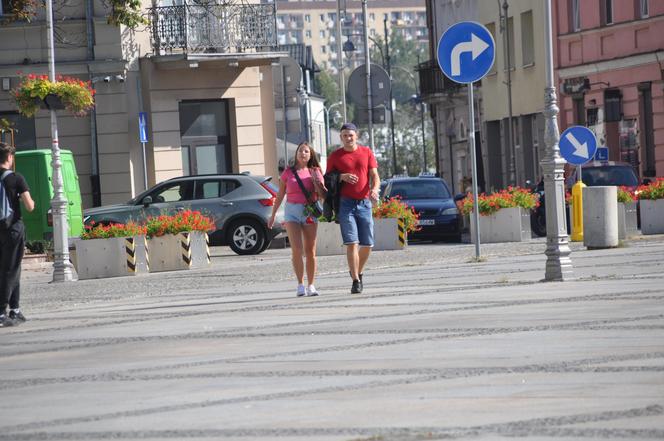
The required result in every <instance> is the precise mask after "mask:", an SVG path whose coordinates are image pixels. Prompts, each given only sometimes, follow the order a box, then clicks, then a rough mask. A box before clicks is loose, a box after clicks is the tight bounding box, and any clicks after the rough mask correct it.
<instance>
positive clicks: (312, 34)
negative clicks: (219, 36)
mask: <svg viewBox="0 0 664 441" xmlns="http://www.w3.org/2000/svg"><path fill="white" fill-rule="evenodd" d="M264 1H265V0H264ZM270 3H272V2H271V1H270ZM274 3H275V5H276V7H277V35H278V37H277V38H278V41H279V44H295V43H304V44H306V45H309V46H311V47H312V49H313V56H314V59H315V60H316V62H317V63H318V64H319V65H320V66H321V68H324V69H329V70H330V72H337V69H338V68H339V62H338V58H337V41H338V37H337V26H336V23H337V2H336V1H329V0H318V1H317V0H308V1H307V0H276V1H275V2H274ZM341 5H342V29H341V34H342V43H344V42H345V41H347V40H349V39H350V40H351V41H352V43H353V45H354V46H355V52H353V54H350V55H351V56H350V57H348V58H347V60H346V64H345V66H346V67H350V68H354V67H357V66H358V65H361V64H363V63H364V59H363V56H362V54H363V53H364V40H363V37H362V29H363V21H362V2H360V1H357V0H341ZM367 10H368V14H367V28H368V32H369V37H370V39H375V38H376V37H381V38H384V37H383V36H384V34H385V28H387V32H388V35H391V33H392V32H397V33H399V34H401V35H403V36H404V38H405V39H407V40H419V41H426V40H427V38H428V37H427V27H426V10H425V5H424V0H371V1H369V2H368V7H367ZM347 55H348V54H347Z"/></svg>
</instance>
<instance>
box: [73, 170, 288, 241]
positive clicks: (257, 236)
mask: <svg viewBox="0 0 664 441" xmlns="http://www.w3.org/2000/svg"><path fill="white" fill-rule="evenodd" d="M270 179H271V178H270V177H266V176H252V175H247V174H228V175H198V176H182V177H178V178H173V179H169V180H167V181H164V182H160V183H159V184H157V185H155V186H154V187H152V188H151V189H149V190H147V191H145V192H144V193H141V194H139V195H138V196H136V197H135V198H134V199H131V200H130V201H127V202H126V203H124V204H116V205H108V206H104V207H96V208H89V209H87V210H84V211H83V222H84V223H85V224H86V225H90V224H91V222H93V221H94V222H95V223H98V224H99V223H101V224H108V223H125V222H127V221H129V220H134V221H137V222H140V221H142V220H144V219H146V218H147V217H150V216H158V215H160V214H169V213H174V212H176V211H182V210H187V209H191V210H198V211H200V212H201V213H203V214H206V215H208V216H211V217H212V218H213V219H214V222H215V225H216V227H217V230H216V231H214V232H213V233H211V234H210V243H212V244H213V245H229V246H230V247H231V249H232V250H233V251H234V252H236V253H237V254H258V253H261V252H263V251H264V250H265V249H266V248H267V247H268V246H269V245H270V242H271V241H272V239H274V237H276V236H277V235H279V234H280V233H282V232H283V230H282V226H281V225H282V222H283V208H280V210H279V212H278V214H277V219H276V222H275V226H274V228H273V229H271V230H270V229H268V228H267V220H268V219H269V217H270V215H271V213H272V206H273V205H274V201H275V197H276V195H277V188H276V186H275V185H274V184H272V183H271V182H270Z"/></svg>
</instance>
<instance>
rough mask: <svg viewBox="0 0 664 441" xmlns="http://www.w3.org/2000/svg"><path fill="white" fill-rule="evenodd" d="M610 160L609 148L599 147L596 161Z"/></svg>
mask: <svg viewBox="0 0 664 441" xmlns="http://www.w3.org/2000/svg"><path fill="white" fill-rule="evenodd" d="M608 160H609V148H608V147H597V151H596V152H595V161H608Z"/></svg>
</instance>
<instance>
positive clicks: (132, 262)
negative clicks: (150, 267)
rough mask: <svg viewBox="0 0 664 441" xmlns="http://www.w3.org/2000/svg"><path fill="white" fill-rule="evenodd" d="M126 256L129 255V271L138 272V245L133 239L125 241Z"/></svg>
mask: <svg viewBox="0 0 664 441" xmlns="http://www.w3.org/2000/svg"><path fill="white" fill-rule="evenodd" d="M125 254H126V255H127V271H128V272H130V273H135V272H136V244H135V243H134V238H133V237H127V238H126V239H125Z"/></svg>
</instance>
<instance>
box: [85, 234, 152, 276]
mask: <svg viewBox="0 0 664 441" xmlns="http://www.w3.org/2000/svg"><path fill="white" fill-rule="evenodd" d="M73 257H74V259H72V260H73V262H74V268H75V269H76V272H77V273H78V278H79V280H84V279H101V278H105V277H120V276H135V275H138V274H146V273H147V272H148V256H147V250H146V240H145V236H135V237H127V238H125V237H114V238H109V239H91V240H79V241H76V252H75V254H74V256H73Z"/></svg>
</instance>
